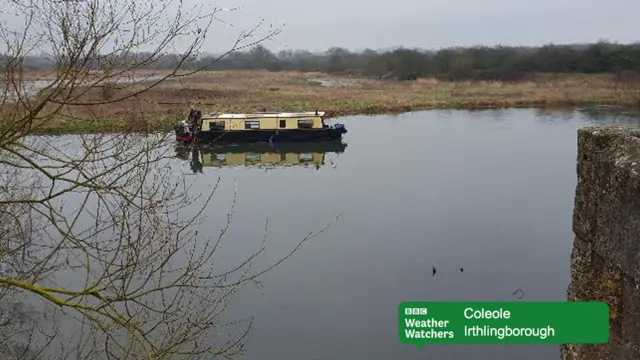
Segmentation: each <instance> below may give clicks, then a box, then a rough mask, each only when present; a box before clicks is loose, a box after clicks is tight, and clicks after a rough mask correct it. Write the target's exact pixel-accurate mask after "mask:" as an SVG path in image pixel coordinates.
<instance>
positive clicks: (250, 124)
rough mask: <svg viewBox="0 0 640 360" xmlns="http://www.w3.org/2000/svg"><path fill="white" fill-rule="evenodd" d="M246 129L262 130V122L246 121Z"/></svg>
mask: <svg viewBox="0 0 640 360" xmlns="http://www.w3.org/2000/svg"><path fill="white" fill-rule="evenodd" d="M244 128H245V129H260V121H245V122H244Z"/></svg>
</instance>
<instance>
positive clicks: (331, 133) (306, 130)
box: [174, 110, 347, 143]
mask: <svg viewBox="0 0 640 360" xmlns="http://www.w3.org/2000/svg"><path fill="white" fill-rule="evenodd" d="M324 115H325V112H324V111H310V112H263V113H247V114H232V113H213V114H201V113H200V112H199V111H197V110H192V111H191V112H190V113H189V116H188V119H187V121H183V122H181V123H179V124H176V126H174V130H175V132H176V138H177V140H178V141H180V142H183V143H193V142H198V143H203V142H204V143H213V142H216V143H221V142H225V143H245V142H292V141H293V142H308V141H323V140H335V139H340V138H341V137H342V134H345V133H346V132H347V130H346V128H345V127H344V125H342V124H336V125H331V126H330V125H327V124H325V121H324Z"/></svg>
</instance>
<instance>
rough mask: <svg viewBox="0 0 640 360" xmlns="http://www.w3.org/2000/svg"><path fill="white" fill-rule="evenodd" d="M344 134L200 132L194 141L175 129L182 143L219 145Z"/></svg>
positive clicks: (335, 137)
mask: <svg viewBox="0 0 640 360" xmlns="http://www.w3.org/2000/svg"><path fill="white" fill-rule="evenodd" d="M344 133H346V130H345V129H344V128H340V127H330V128H324V129H292V130H247V131H242V130H235V131H200V132H198V133H197V136H196V139H195V141H194V138H193V136H190V135H188V134H185V133H183V132H182V131H181V129H179V128H176V140H178V141H179V142H182V143H193V142H195V143H198V144H214V143H217V144H220V143H269V142H271V143H280V142H315V141H327V140H338V139H340V138H342V135H343V134H344Z"/></svg>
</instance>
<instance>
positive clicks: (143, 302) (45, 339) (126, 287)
mask: <svg viewBox="0 0 640 360" xmlns="http://www.w3.org/2000/svg"><path fill="white" fill-rule="evenodd" d="M1 3H2V9H3V11H4V12H5V13H11V14H13V15H15V18H14V19H13V20H15V19H20V20H21V21H22V22H21V25H20V26H18V25H16V24H17V23H16V22H15V21H14V22H13V23H9V22H6V23H4V24H3V25H2V26H1V27H0V36H1V37H2V39H3V40H4V49H3V52H4V54H5V55H4V57H3V58H2V73H1V74H0V75H1V79H0V82H1V83H2V89H0V90H1V91H2V97H1V100H0V101H1V102H0V290H1V291H2V292H1V293H0V295H1V296H5V298H6V299H9V298H10V297H11V296H14V297H15V296H18V299H17V300H16V301H20V303H21V304H36V305H37V306H48V308H47V309H49V310H44V311H43V312H44V313H47V311H50V310H51V309H52V308H55V309H57V311H58V312H59V314H61V315H64V316H65V317H66V318H67V319H72V321H73V324H74V326H75V327H73V329H74V330H73V331H71V332H72V334H64V333H63V332H60V331H58V332H56V331H55V330H56V329H54V328H52V329H45V328H43V326H39V325H38V324H35V325H33V326H31V327H29V326H28V322H27V321H22V322H20V321H18V320H16V319H20V318H19V317H14V321H13V323H8V322H2V321H3V319H4V318H5V317H6V316H4V315H6V314H7V311H12V308H11V306H9V309H7V310H2V309H0V336H3V334H5V332H4V328H3V327H2V326H4V325H6V326H10V325H11V326H13V328H14V330H11V331H8V332H7V334H8V335H7V336H6V337H4V339H6V341H3V342H2V343H3V346H4V347H3V348H1V349H0V350H3V352H4V354H3V358H6V357H10V358H42V357H50V358H56V359H58V358H65V357H67V358H90V359H98V358H105V359H138V358H140V359H142V358H146V359H165V358H173V357H176V356H177V357H180V358H183V357H187V358H198V357H201V356H202V357H205V358H213V357H214V356H215V355H218V356H222V357H230V356H231V355H233V354H235V353H237V352H238V351H240V350H241V349H242V348H243V339H244V336H245V335H246V334H247V333H248V330H249V329H250V327H251V326H250V325H251V320H250V319H240V320H237V321H230V320H229V319H226V318H225V316H224V311H225V309H226V307H227V305H228V304H229V302H230V301H231V299H232V297H233V296H234V295H235V294H236V293H237V292H238V291H239V289H241V287H242V286H245V285H246V284H249V283H250V282H251V281H253V280H255V279H256V278H257V277H258V276H260V275H262V274H264V273H265V272H267V271H269V270H270V269H273V268H274V267H275V266H277V265H279V264H281V263H282V262H283V261H285V260H286V259H287V258H288V257H289V256H291V255H292V254H293V253H294V252H295V251H297V249H298V248H299V247H300V246H301V245H302V244H303V243H304V242H306V241H308V240H310V239H312V238H314V237H316V236H317V235H318V234H319V233H321V232H322V231H324V230H325V229H326V228H327V227H328V226H327V227H325V228H324V229H321V230H319V231H318V232H310V233H309V234H308V235H307V236H306V237H304V238H303V239H302V240H301V241H300V242H299V243H298V245H297V246H295V247H294V248H293V249H291V252H290V253H289V254H288V255H285V256H284V257H282V258H281V259H280V260H278V261H276V262H275V263H272V264H268V265H266V266H263V267H262V268H255V267H254V266H253V264H254V260H255V259H256V258H257V256H259V255H260V254H262V253H263V252H264V250H265V248H266V230H267V227H266V224H265V238H264V239H263V242H262V245H261V246H260V247H259V248H258V249H257V250H256V252H255V253H253V254H251V255H250V256H248V257H247V258H246V259H244V260H243V261H241V262H240V263H239V264H237V265H236V266H233V267H231V268H225V267H223V266H220V264H219V262H218V260H219V259H218V257H217V254H218V250H219V247H220V244H221V242H222V241H223V238H224V235H225V233H226V231H227V228H228V226H229V224H230V222H231V218H232V214H233V211H234V209H235V201H234V202H233V204H232V205H231V210H230V211H229V214H228V218H227V221H226V222H225V225H224V226H222V229H221V230H220V232H219V233H218V234H215V236H213V237H212V238H210V239H209V238H207V237H206V236H203V235H202V234H200V233H199V232H198V227H199V225H200V224H201V221H204V220H205V219H206V216H205V215H206V214H207V212H206V211H205V209H207V208H208V205H209V203H210V201H211V199H212V196H213V194H214V192H215V189H216V188H217V186H218V183H216V184H213V186H212V187H211V188H210V189H208V190H207V191H206V192H205V193H201V194H200V193H194V192H193V191H191V190H190V187H189V184H188V183H187V181H186V179H185V177H183V176H181V175H180V174H176V172H175V170H174V169H173V168H172V165H171V164H172V163H171V162H170V160H169V158H170V156H169V154H170V148H169V147H168V146H167V142H168V140H170V138H169V137H168V136H169V135H167V134H157V133H148V132H147V133H130V132H124V133H117V134H85V135H79V136H77V137H75V138H73V139H72V140H69V139H67V138H64V139H61V138H55V137H38V136H32V135H33V134H34V133H35V132H37V130H39V129H42V128H43V127H51V126H57V125H59V124H60V122H64V121H70V120H72V119H74V117H75V115H74V110H73V109H78V108H86V109H90V111H92V112H95V116H100V114H99V109H100V106H120V105H119V104H121V103H122V102H123V101H125V100H126V99H128V98H132V97H136V96H138V95H139V94H141V93H144V92H145V91H148V90H150V89H152V88H153V87H155V86H157V85H158V84H160V83H162V82H163V81H171V79H173V78H177V77H181V76H188V75H189V73H193V72H194V71H198V70H197V69H196V70H191V71H190V72H189V73H187V72H184V71H182V70H181V69H182V68H183V67H184V66H183V65H184V64H185V63H186V62H189V61H192V60H193V59H194V58H195V57H196V56H197V54H198V52H199V49H200V48H201V46H202V45H203V44H204V43H205V41H206V40H207V38H206V35H207V34H208V30H209V26H210V25H211V24H212V22H213V21H216V19H218V16H219V13H220V10H217V9H205V8H194V9H186V8H185V7H184V5H183V3H182V1H179V2H170V1H169V0H151V1H150V2H143V3H140V2H136V1H121V0H82V1H71V0H69V1H64V0H63V1H57V0H27V1H17V0H4V1H1ZM168 14H173V15H172V16H169V15H168ZM256 30H257V28H254V29H251V30H250V31H248V32H244V33H242V34H241V35H240V37H239V39H238V41H237V42H236V44H235V45H234V46H233V48H232V49H230V51H235V50H238V49H239V48H241V47H246V46H251V45H253V44H256V43H259V42H261V41H263V40H264V39H268V38H270V37H272V36H274V35H276V34H277V33H278V32H279V31H280V29H276V30H273V31H270V32H269V33H268V34H267V35H265V36H263V37H261V38H258V39H253V38H254V37H255V35H256ZM207 41H208V40H207ZM246 42H248V43H246ZM178 44H179V45H181V49H180V50H177V51H176V45H178ZM36 51H38V52H45V53H47V54H48V56H50V57H51V58H52V59H54V60H55V64H56V66H55V68H54V69H53V70H52V71H51V72H50V73H48V74H46V76H45V77H48V78H49V83H48V84H47V85H46V86H45V87H43V88H42V89H40V90H39V91H33V89H30V87H29V82H28V81H27V79H28V75H29V74H27V73H25V72H24V71H23V66H22V62H23V60H24V58H25V57H26V56H28V55H29V54H32V53H34V52H36ZM230 51H229V52H230ZM143 52H144V55H140V54H141V53H143ZM176 52H177V53H179V54H180V55H176V56H174V59H177V60H176V61H175V67H174V68H173V69H172V70H171V71H165V72H163V73H162V74H161V76H160V77H159V78H153V79H150V78H146V79H135V78H134V77H135V74H136V71H137V70H139V69H140V68H142V67H145V68H149V67H153V64H154V63H157V62H158V61H164V60H163V59H166V58H167V57H166V54H169V53H176ZM227 53H228V52H227ZM150 64H151V65H150ZM152 75H154V76H157V75H158V74H152ZM147 76H149V74H147ZM126 77H128V78H129V80H128V81H124V82H123V81H122V79H123V78H126ZM114 87H116V88H117V89H116V90H117V91H114V92H113V93H111V92H109V91H106V92H105V90H104V89H105V88H106V89H113V88H114ZM123 90H127V91H123ZM96 91H98V92H99V94H101V96H97V97H96V96H94V95H95V94H96ZM134 110H135V109H131V111H134ZM133 115H135V116H133ZM133 115H132V116H131V118H135V117H137V118H139V119H142V121H145V114H144V113H143V112H139V113H136V114H133ZM103 121H108V120H103ZM21 295H28V296H27V297H25V298H22V299H21V298H19V296H21ZM5 298H3V299H5ZM4 303H5V304H9V302H4ZM34 306H35V305H34ZM13 309H14V310H15V308H13ZM3 311H4V312H3ZM29 313H32V314H36V313H37V312H36V311H33V312H29ZM41 323H42V322H40V324H41ZM235 325H241V326H243V327H242V329H243V331H241V332H240V333H239V334H237V336H232V337H230V338H226V339H225V338H223V337H222V336H220V335H219V333H221V328H225V329H226V328H227V327H229V326H231V327H233V326H235ZM18 328H21V329H23V330H15V329H18ZM66 329H67V332H69V331H68V329H69V328H66ZM58 330H59V329H58ZM20 331H22V332H23V333H24V334H23V335H19V334H18V333H19V332H20ZM225 333H226V330H225ZM18 335H19V339H18V340H15V339H14V338H16V336H18ZM63 335H69V338H70V339H71V340H69V341H71V342H69V341H67V340H66V338H65V336H63ZM63 338H65V339H63ZM14 340H15V341H14ZM53 344H57V345H56V346H53Z"/></svg>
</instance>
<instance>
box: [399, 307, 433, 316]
mask: <svg viewBox="0 0 640 360" xmlns="http://www.w3.org/2000/svg"><path fill="white" fill-rule="evenodd" d="M404 314H405V315H427V308H406V309H404Z"/></svg>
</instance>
